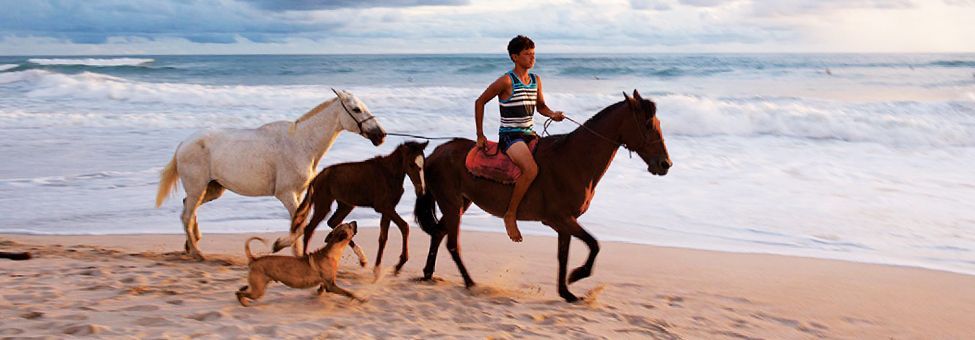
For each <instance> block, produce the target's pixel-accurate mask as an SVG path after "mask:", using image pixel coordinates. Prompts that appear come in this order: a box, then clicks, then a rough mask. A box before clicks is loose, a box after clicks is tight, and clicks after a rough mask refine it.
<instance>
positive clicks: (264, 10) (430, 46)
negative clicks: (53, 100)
mask: <svg viewBox="0 0 975 340" xmlns="http://www.w3.org/2000/svg"><path fill="white" fill-rule="evenodd" d="M0 9H2V10H0V55H39V54H61V55H70V54H73V55H83V54H238V53H242V54H251V53H260V54H268V53H285V54H287V53H463V52H477V53H483V52H489V53H499V52H503V50H504V46H505V44H506V43H507V40H508V39H510V38H511V37H512V36H513V35H515V34H526V35H528V36H530V37H532V38H533V39H534V40H535V41H536V43H538V44H539V48H540V49H543V50H544V51H545V52H546V53H549V52H580V53H599V52H606V53H627V52H975V0H659V1H658V0H606V1H598V0H574V1H572V0H539V1H508V0H500V1H499V0H491V1H480V0H378V1H369V0H363V1H356V0H331V1H328V0H290V1H289V0H171V1H164V0H85V1H81V0H31V1H21V0H0Z"/></svg>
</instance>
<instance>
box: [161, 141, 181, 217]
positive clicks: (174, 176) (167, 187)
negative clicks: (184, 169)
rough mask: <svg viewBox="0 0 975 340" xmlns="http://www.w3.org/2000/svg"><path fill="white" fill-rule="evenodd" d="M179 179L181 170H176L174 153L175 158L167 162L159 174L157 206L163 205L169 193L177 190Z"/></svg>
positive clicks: (174, 154)
mask: <svg viewBox="0 0 975 340" xmlns="http://www.w3.org/2000/svg"><path fill="white" fill-rule="evenodd" d="M178 181H179V172H178V171H177V170H176V153H173V159H172V160H170V161H169V164H166V167H165V168H163V170H162V172H161V173H160V174H159V191H158V192H156V208H159V207H160V206H162V204H163V201H165V200H166V197H169V194H170V193H172V192H173V191H176V184H177V182H178Z"/></svg>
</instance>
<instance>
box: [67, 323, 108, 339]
mask: <svg viewBox="0 0 975 340" xmlns="http://www.w3.org/2000/svg"><path fill="white" fill-rule="evenodd" d="M108 329H109V328H108V327H105V326H102V325H95V324H87V325H74V326H68V327H67V328H65V329H64V334H70V335H80V336H84V335H95V334H98V333H102V332H105V331H107V330H108Z"/></svg>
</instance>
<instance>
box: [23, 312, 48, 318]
mask: <svg viewBox="0 0 975 340" xmlns="http://www.w3.org/2000/svg"><path fill="white" fill-rule="evenodd" d="M43 316H44V313H41V312H28V313H24V314H21V315H20V317H22V318H24V319H28V320H35V319H40V318H41V317H43Z"/></svg>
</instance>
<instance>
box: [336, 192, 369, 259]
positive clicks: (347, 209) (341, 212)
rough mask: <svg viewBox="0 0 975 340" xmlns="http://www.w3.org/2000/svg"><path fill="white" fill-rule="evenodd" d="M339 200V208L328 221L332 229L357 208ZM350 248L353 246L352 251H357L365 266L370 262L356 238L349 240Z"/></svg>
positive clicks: (357, 255)
mask: <svg viewBox="0 0 975 340" xmlns="http://www.w3.org/2000/svg"><path fill="white" fill-rule="evenodd" d="M338 202H339V204H338V208H335V213H334V214H332V217H329V218H328V222H326V223H327V224H328V227H329V228H332V229H335V227H337V226H338V225H339V224H340V223H342V221H344V220H345V218H346V217H348V216H349V213H351V212H352V209H355V206H354V205H351V204H346V203H343V202H342V201H338ZM349 248H352V251H354V252H355V256H356V257H358V258H359V265H360V266H362V267H363V268H365V267H366V264H368V263H369V259H368V258H366V253H365V252H363V251H362V247H360V246H359V245H358V244H356V243H355V240H351V241H349Z"/></svg>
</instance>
